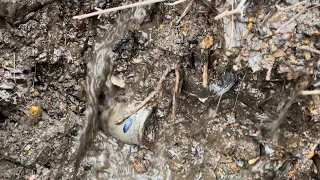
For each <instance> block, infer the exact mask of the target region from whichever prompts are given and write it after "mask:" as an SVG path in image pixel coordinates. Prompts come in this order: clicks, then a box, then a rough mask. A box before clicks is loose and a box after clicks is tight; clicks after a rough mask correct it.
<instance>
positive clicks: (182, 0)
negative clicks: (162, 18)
mask: <svg viewBox="0 0 320 180" xmlns="http://www.w3.org/2000/svg"><path fill="white" fill-rule="evenodd" d="M185 1H186V0H178V1H175V2H173V3H164V5H168V6H175V5H178V4H180V3H183V2H185Z"/></svg>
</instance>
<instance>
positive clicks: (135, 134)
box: [100, 103, 152, 145]
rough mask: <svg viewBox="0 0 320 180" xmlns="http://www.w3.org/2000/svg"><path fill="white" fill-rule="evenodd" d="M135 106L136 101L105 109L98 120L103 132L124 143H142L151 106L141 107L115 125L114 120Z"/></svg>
mask: <svg viewBox="0 0 320 180" xmlns="http://www.w3.org/2000/svg"><path fill="white" fill-rule="evenodd" d="M135 106H136V103H119V104H116V105H115V106H113V107H112V108H109V109H107V110H105V111H104V112H103V114H102V116H101V120H100V121H101V129H102V131H103V133H104V134H108V135H111V136H112V137H114V138H116V139H118V140H120V141H122V142H124V143H126V144H135V145H143V144H142V140H143V136H144V131H145V125H146V122H147V120H148V117H149V116H150V114H151V113H152V108H142V109H140V110H139V111H138V112H136V113H135V114H133V115H132V116H130V117H129V118H128V119H126V121H125V122H124V123H123V124H121V125H116V121H117V120H119V119H120V118H121V117H123V116H125V115H126V114H127V113H129V112H130V111H131V110H132V109H133V108H134V107H135Z"/></svg>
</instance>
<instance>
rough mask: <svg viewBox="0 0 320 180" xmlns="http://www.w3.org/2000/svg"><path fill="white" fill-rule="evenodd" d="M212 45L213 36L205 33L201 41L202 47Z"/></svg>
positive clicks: (205, 47) (206, 47) (207, 47)
mask: <svg viewBox="0 0 320 180" xmlns="http://www.w3.org/2000/svg"><path fill="white" fill-rule="evenodd" d="M212 45H213V38H212V36H210V35H206V36H205V37H203V39H202V42H201V48H202V49H209V48H210V47H211V46H212Z"/></svg>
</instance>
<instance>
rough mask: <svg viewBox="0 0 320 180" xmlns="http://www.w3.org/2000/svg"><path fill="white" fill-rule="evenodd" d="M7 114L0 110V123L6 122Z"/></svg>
mask: <svg viewBox="0 0 320 180" xmlns="http://www.w3.org/2000/svg"><path fill="white" fill-rule="evenodd" d="M6 119H7V116H5V115H4V114H3V113H2V112H0V124H1V123H4V122H6Z"/></svg>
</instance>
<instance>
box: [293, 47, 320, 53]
mask: <svg viewBox="0 0 320 180" xmlns="http://www.w3.org/2000/svg"><path fill="white" fill-rule="evenodd" d="M298 49H301V50H305V51H310V52H312V53H316V54H320V51H319V50H317V49H312V48H310V47H309V48H308V47H298Z"/></svg>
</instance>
